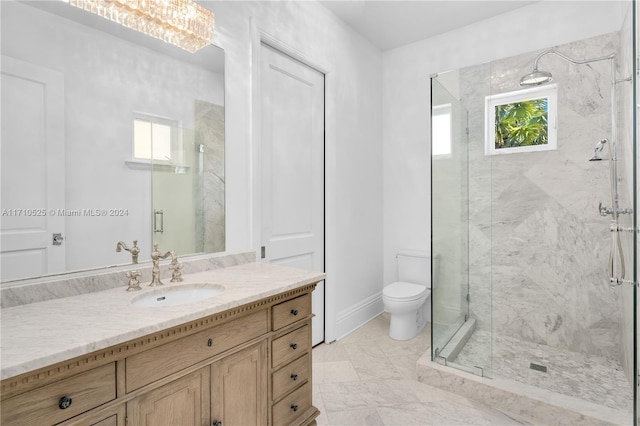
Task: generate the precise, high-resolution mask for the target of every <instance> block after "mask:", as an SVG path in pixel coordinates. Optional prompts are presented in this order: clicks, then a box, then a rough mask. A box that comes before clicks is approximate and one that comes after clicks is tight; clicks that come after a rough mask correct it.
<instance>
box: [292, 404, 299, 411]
mask: <svg viewBox="0 0 640 426" xmlns="http://www.w3.org/2000/svg"><path fill="white" fill-rule="evenodd" d="M291 411H294V412H295V411H298V406H297V405H296V404H291Z"/></svg>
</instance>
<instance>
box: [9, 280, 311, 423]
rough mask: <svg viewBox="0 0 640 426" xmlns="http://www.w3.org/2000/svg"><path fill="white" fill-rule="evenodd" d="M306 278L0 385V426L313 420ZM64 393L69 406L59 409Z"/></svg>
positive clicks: (309, 293) (309, 326) (308, 296)
mask: <svg viewBox="0 0 640 426" xmlns="http://www.w3.org/2000/svg"><path fill="white" fill-rule="evenodd" d="M314 288H315V284H309V285H305V286H303V287H299V288H297V289H295V290H291V291H287V292H284V293H280V294H277V295H274V296H271V297H268V298H265V299H261V300H259V301H256V302H253V303H249V304H247V305H243V306H240V307H238V308H234V309H230V310H228V311H224V312H221V313H218V314H214V315H211V316H209V317H206V318H202V319H200V320H196V321H192V322H190V323H187V324H183V325H180V326H177V327H173V328H171V329H167V330H163V331H159V332H156V333H153V334H151V335H148V336H144V337H142V338H139V339H135V340H132V341H129V342H125V343H123V344H121V345H117V346H113V347H111V348H108V349H105V350H101V351H98V352H94V353H92V354H88V355H86V356H83V357H78V358H74V359H72V360H69V361H67V362H64V363H60V364H56V365H54V366H51V367H49V368H45V369H42V370H38V371H35V372H31V373H27V374H25V375H22V376H18V377H15V378H11V379H6V380H4V381H2V382H1V384H2V399H1V401H0V410H1V415H2V418H1V420H2V422H1V423H2V425H3V426H13V425H35V424H37V425H65V426H71V425H74V426H78V425H83V426H84V425H90V426H147V425H149V426H151V425H153V426H174V425H180V426H183V425H184V426H190V425H194V426H197V425H205V426H206V425H214V426H234V425H240V426H248V425H256V426H262V425H275V426H280V425H308V424H314V423H315V418H316V417H317V416H318V414H319V411H318V410H317V409H316V408H315V407H313V405H312V400H311V317H312V314H311V291H313V289H314ZM65 395H68V396H69V397H70V398H71V399H72V403H71V404H70V406H69V407H67V408H64V409H63V408H61V407H59V404H61V401H62V400H61V398H62V397H63V396H65Z"/></svg>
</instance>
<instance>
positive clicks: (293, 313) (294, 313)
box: [291, 309, 298, 317]
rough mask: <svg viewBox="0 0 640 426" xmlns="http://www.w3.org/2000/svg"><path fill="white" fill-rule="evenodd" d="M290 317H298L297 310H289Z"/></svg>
mask: <svg viewBox="0 0 640 426" xmlns="http://www.w3.org/2000/svg"><path fill="white" fill-rule="evenodd" d="M291 315H293V316H294V317H295V316H296V315H298V310H297V309H292V310H291Z"/></svg>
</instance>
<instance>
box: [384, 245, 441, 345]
mask: <svg viewBox="0 0 640 426" xmlns="http://www.w3.org/2000/svg"><path fill="white" fill-rule="evenodd" d="M397 259H398V277H399V278H400V281H397V282H394V283H392V284H389V285H388V286H386V287H385V288H384V289H383V291H382V301H383V303H384V310H385V311H386V312H389V314H391V323H390V325H389V337H391V338H392V339H394V340H409V339H412V338H414V337H415V336H416V335H418V333H420V331H422V329H423V328H424V326H425V325H426V323H427V321H431V299H430V298H431V274H430V271H431V265H430V260H431V256H430V255H429V253H425V252H416V251H401V252H399V253H398V256H397Z"/></svg>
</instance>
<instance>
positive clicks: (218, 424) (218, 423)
mask: <svg viewBox="0 0 640 426" xmlns="http://www.w3.org/2000/svg"><path fill="white" fill-rule="evenodd" d="M211 425H212V426H222V422H221V421H220V420H214V421H213V423H212V424H211Z"/></svg>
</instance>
